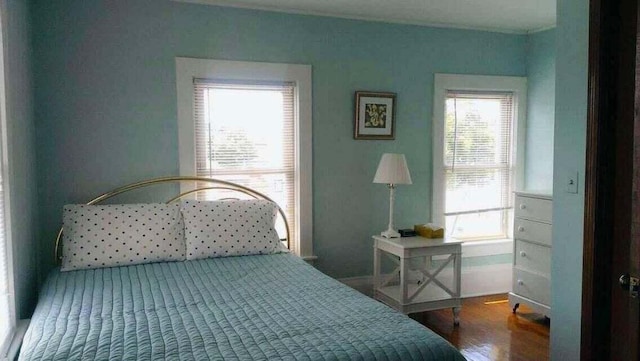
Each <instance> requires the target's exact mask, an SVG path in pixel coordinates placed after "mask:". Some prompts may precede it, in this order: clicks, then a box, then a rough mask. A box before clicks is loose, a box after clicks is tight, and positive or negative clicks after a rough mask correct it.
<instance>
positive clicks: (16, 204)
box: [2, 0, 38, 317]
mask: <svg viewBox="0 0 640 361" xmlns="http://www.w3.org/2000/svg"><path fill="white" fill-rule="evenodd" d="M4 15H5V16H4V17H3V19H2V20H3V21H4V20H6V24H4V25H5V27H4V28H5V29H6V34H4V35H5V36H4V39H3V40H4V41H6V44H5V51H6V53H5V67H6V68H5V74H6V83H5V84H6V86H7V87H6V89H7V92H6V96H7V140H8V142H7V147H8V151H9V152H8V157H9V167H8V171H9V177H8V182H9V185H10V188H9V192H8V195H9V197H8V198H9V199H10V205H11V212H10V213H11V227H10V228H11V234H12V243H13V265H14V284H15V291H16V307H17V315H18V317H28V316H29V315H30V314H31V311H32V308H33V305H34V302H35V299H36V294H37V269H36V268H37V263H36V255H37V252H36V251H37V247H38V245H37V242H36V229H37V222H36V217H37V211H36V210H37V204H36V168H35V150H34V145H35V139H34V124H33V102H32V78H31V61H30V58H31V45H30V39H29V37H30V29H29V27H30V26H29V14H28V7H27V2H25V1H19V0H8V1H6V14H4ZM5 194H6V193H5Z"/></svg>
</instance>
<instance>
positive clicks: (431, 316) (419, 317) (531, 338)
mask: <svg viewBox="0 0 640 361" xmlns="http://www.w3.org/2000/svg"><path fill="white" fill-rule="evenodd" d="M506 299H507V296H506V295H497V296H487V297H477V298H467V299H465V300H464V301H463V306H462V311H461V312H460V326H458V327H454V326H453V315H452V313H451V309H446V310H439V311H430V312H423V313H418V314H414V315H411V318H413V319H415V320H416V321H418V322H420V323H422V324H423V325H425V326H427V327H429V328H430V329H432V330H433V331H435V332H436V333H438V334H439V335H440V336H442V337H444V338H445V339H447V340H448V341H449V342H451V343H452V344H453V345H454V346H456V347H457V348H458V349H459V350H460V352H462V354H463V355H464V356H465V357H466V358H467V360H469V361H485V360H491V361H493V360H518V361H526V360H535V361H544V360H548V359H549V320H548V319H545V318H544V317H543V316H541V315H537V314H534V313H532V311H531V310H530V309H528V308H527V307H526V306H521V307H520V308H519V309H518V312H517V314H516V315H514V314H513V313H512V312H511V308H510V307H509V303H507V302H501V301H506Z"/></svg>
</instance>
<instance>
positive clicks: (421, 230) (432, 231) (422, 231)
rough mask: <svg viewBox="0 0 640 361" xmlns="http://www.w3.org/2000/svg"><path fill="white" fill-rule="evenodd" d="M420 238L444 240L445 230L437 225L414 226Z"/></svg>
mask: <svg viewBox="0 0 640 361" xmlns="http://www.w3.org/2000/svg"><path fill="white" fill-rule="evenodd" d="M413 229H414V230H415V231H416V233H417V234H418V236H421V237H425V238H444V228H442V227H438V226H436V225H435V224H431V223H427V224H416V225H415V226H413Z"/></svg>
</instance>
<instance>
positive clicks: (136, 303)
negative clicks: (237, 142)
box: [19, 177, 464, 361]
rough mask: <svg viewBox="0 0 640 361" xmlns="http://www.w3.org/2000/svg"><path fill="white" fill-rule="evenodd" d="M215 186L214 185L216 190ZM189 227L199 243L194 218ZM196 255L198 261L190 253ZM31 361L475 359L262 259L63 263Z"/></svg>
mask: <svg viewBox="0 0 640 361" xmlns="http://www.w3.org/2000/svg"><path fill="white" fill-rule="evenodd" d="M162 179H165V180H167V179H169V178H162ZM171 179H186V180H191V181H193V180H194V178H192V177H171ZM199 182H202V180H200V181H199ZM210 182H214V181H213V180H211V181H206V182H205V183H207V184H208V183H210ZM223 183H227V182H223ZM227 186H229V185H228V184H226V185H225V187H227ZM215 187H218V186H215ZM234 187H235V185H234ZM238 187H239V188H238ZM238 187H235V188H237V189H241V190H242V189H243V187H240V186H238ZM124 188H125V187H123V188H122V189H124ZM205 188H212V186H207V187H205ZM122 189H120V190H122ZM116 191H118V190H116ZM125 191H126V190H125ZM186 193H191V191H188V192H186ZM245 193H247V194H251V195H252V196H256V194H259V193H257V192H254V191H251V190H249V191H247V192H245ZM106 198H109V197H106ZM178 198H180V197H178ZM260 198H266V197H264V196H262V195H260ZM96 199H97V198H96ZM103 199H105V198H102V199H99V200H97V201H95V202H94V203H97V202H100V201H101V200H103ZM94 200H95V199H94ZM92 202H93V201H92ZM90 203H91V202H90ZM181 207H184V206H181ZM92 212H93V211H92ZM278 212H281V210H280V209H278ZM69 213H73V212H72V211H70V212H69ZM184 222H185V227H184V229H185V232H184V233H185V237H187V234H188V233H189V226H188V223H189V221H188V220H187V214H186V213H184ZM65 224H66V223H65ZM91 232H93V231H91ZM194 233H195V232H194ZM287 233H288V231H287ZM61 234H62V233H61ZM59 238H60V237H59ZM203 242H204V241H203ZM63 243H64V241H63ZM203 244H204V243H203ZM82 247H84V248H86V244H84V246H82ZM126 247H128V246H126ZM96 249H97V246H96ZM63 250H64V252H67V251H68V249H67V248H64V247H63ZM156 253H158V251H157V250H156ZM186 253H187V257H188V253H190V251H189V249H188V247H187V251H186ZM114 254H115V253H114ZM97 258H98V257H96V259H97ZM84 262H85V263H86V260H84ZM65 267H67V270H66V271H61V269H64V268H65ZM19 359H20V360H25V361H26V360H280V359H282V360H464V357H462V355H461V354H460V353H459V352H458V351H457V350H456V349H455V348H454V347H453V346H451V345H450V344H449V343H448V342H447V341H445V340H444V339H442V338H441V337H440V336H438V335H436V334H435V333H433V332H432V331H430V330H428V329H427V328H425V327H424V326H422V325H420V324H419V323H417V322H415V321H413V320H411V319H410V318H408V317H406V316H405V315H402V314H400V313H398V312H396V311H394V310H392V309H390V308H388V307H387V306H385V305H383V304H381V303H378V302H377V301H374V300H372V299H370V298H368V297H366V296H364V295H362V294H360V293H359V292H357V291H355V290H352V289H351V288H349V287H347V286H345V285H343V284H341V283H340V282H338V281H336V280H334V279H332V278H330V277H328V276H325V275H324V274H322V273H321V272H319V271H317V270H316V269H315V268H313V267H312V266H310V265H308V264H307V263H306V262H305V261H303V260H301V259H300V258H298V257H296V256H295V255H292V254H291V253H287V252H268V253H264V252H262V251H261V252H259V253H257V254H250V255H236V256H230V257H214V258H208V257H201V258H198V259H190V260H183V261H166V260H162V261H160V262H141V263H138V264H133V265H120V266H111V267H109V266H107V267H92V268H86V269H78V270H74V269H71V268H70V266H69V264H66V265H65V264H64V263H63V265H62V266H61V268H57V269H55V270H53V271H52V272H51V273H50V274H49V276H48V278H47V280H46V282H45V284H44V287H43V289H42V290H41V293H40V298H39V302H38V305H37V307H36V310H35V312H34V314H33V317H32V319H31V323H30V325H29V329H28V330H27V333H26V335H25V338H24V341H23V345H22V348H21V351H20V357H19Z"/></svg>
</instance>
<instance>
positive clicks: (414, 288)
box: [373, 236, 462, 325]
mask: <svg viewBox="0 0 640 361" xmlns="http://www.w3.org/2000/svg"><path fill="white" fill-rule="evenodd" d="M461 244H462V241H458V240H454V239H428V238H423V237H405V238H384V237H381V236H373V297H374V298H375V299H376V300H379V301H382V302H384V303H385V304H387V305H388V306H390V307H392V308H395V309H396V310H398V311H400V312H402V313H406V314H408V313H414V312H422V311H431V310H438V309H442V308H449V307H451V308H452V310H453V322H454V324H455V325H457V324H459V322H460V318H459V314H460V307H462V300H461V299H460V274H461V270H462V267H461V266H462V265H461V260H462V248H461ZM382 254H385V255H386V256H388V258H389V259H391V260H392V261H393V262H394V263H395V264H396V265H397V267H396V269H395V270H393V272H391V273H390V274H387V275H381V270H380V267H381V258H382ZM433 256H445V257H443V259H441V261H442V262H438V263H437V264H438V265H437V267H436V266H434V265H433V264H434V262H433V261H432V257H433ZM412 258H419V261H420V262H415V261H414V262H411V265H412V266H415V264H416V263H419V267H418V268H417V269H416V268H415V267H413V268H412V269H411V271H413V272H419V273H420V274H421V276H422V277H421V278H422V279H421V280H420V282H418V280H414V281H410V279H409V278H410V277H409V270H410V264H409V263H410V261H409V260H410V259H412ZM439 261H440V259H439ZM451 263H453V268H451V267H448V266H449V265H450V264H451ZM444 270H447V271H449V272H451V273H452V280H450V281H449V282H447V281H444V282H443V280H441V279H439V278H438V276H442V275H443V274H444ZM398 275H399V280H398ZM447 283H450V284H451V283H452V286H451V287H449V286H448V285H447Z"/></svg>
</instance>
